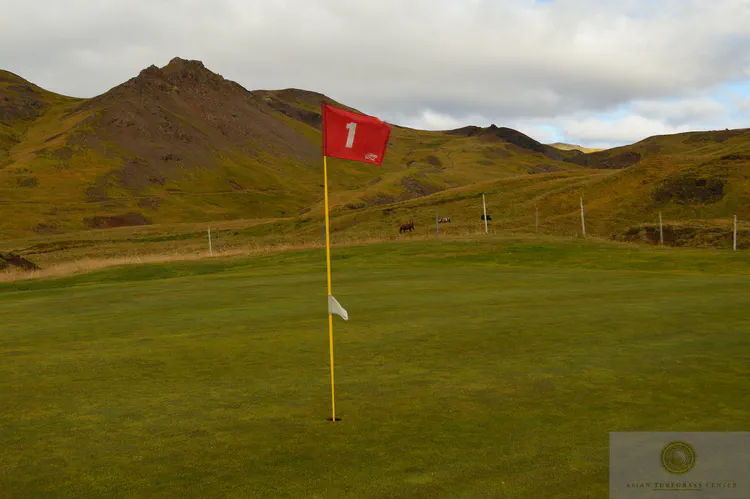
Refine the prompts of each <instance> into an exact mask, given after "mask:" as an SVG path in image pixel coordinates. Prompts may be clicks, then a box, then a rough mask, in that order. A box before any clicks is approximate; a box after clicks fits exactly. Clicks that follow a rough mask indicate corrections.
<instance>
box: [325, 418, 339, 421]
mask: <svg viewBox="0 0 750 499" xmlns="http://www.w3.org/2000/svg"><path fill="white" fill-rule="evenodd" d="M326 421H333V418H326ZM336 421H341V418H336Z"/></svg>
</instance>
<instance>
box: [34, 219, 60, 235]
mask: <svg viewBox="0 0 750 499" xmlns="http://www.w3.org/2000/svg"><path fill="white" fill-rule="evenodd" d="M34 232H36V233H37V234H58V233H59V232H60V224H59V223H57V222H42V223H38V224H37V225H36V227H34Z"/></svg>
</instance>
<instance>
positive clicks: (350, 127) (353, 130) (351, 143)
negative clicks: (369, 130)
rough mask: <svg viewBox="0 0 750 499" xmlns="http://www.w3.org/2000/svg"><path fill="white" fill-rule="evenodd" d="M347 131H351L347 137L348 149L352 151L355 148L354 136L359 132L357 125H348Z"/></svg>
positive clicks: (352, 123)
mask: <svg viewBox="0 0 750 499" xmlns="http://www.w3.org/2000/svg"><path fill="white" fill-rule="evenodd" d="M346 129H347V130H349V135H348V136H347V137H346V147H348V148H349V149H351V148H352V146H354V134H355V133H356V131H357V124H356V123H354V122H351V123H347V124H346Z"/></svg>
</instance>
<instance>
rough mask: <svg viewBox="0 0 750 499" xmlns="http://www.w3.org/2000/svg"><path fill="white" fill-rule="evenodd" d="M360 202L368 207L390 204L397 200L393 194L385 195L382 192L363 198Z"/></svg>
mask: <svg viewBox="0 0 750 499" xmlns="http://www.w3.org/2000/svg"><path fill="white" fill-rule="evenodd" d="M362 200H363V201H364V202H365V203H367V204H368V205H369V206H380V205H383V204H391V203H395V202H397V201H398V198H397V197H396V196H394V195H393V194H386V193H383V192H378V193H375V194H374V195H372V196H365V197H364V198H362Z"/></svg>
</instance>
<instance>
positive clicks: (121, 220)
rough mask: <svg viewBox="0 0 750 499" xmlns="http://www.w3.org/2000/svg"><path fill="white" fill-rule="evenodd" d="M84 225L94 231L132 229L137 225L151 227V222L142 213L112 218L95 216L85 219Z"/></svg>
mask: <svg viewBox="0 0 750 499" xmlns="http://www.w3.org/2000/svg"><path fill="white" fill-rule="evenodd" d="M83 223H85V224H86V225H87V226H88V227H91V228H92V229H109V228H113V227H130V226H136V225H151V221H150V220H149V219H147V218H146V217H144V216H143V214H141V213H135V212H131V213H126V214H124V215H115V216H111V217H103V216H95V217H91V218H84V219H83Z"/></svg>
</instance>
